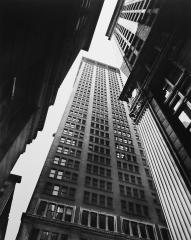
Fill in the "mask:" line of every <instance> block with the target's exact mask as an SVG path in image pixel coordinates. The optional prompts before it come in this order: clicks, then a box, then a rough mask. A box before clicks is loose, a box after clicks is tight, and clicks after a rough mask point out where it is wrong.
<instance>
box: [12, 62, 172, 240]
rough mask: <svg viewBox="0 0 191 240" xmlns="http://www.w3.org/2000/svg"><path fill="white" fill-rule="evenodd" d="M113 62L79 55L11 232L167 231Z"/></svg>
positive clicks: (106, 234)
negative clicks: (59, 114) (24, 208)
mask: <svg viewBox="0 0 191 240" xmlns="http://www.w3.org/2000/svg"><path fill="white" fill-rule="evenodd" d="M121 88H122V79H121V76H120V72H119V69H117V68H114V67H112V66H109V65H106V64H103V63H100V62H97V61H94V60H91V59H88V58H83V59H82V61H81V64H80V67H79V70H78V74H77V77H76V80H75V84H74V89H73V92H72V94H71V96H70V99H69V102H68V105H67V107H66V109H65V112H64V115H63V117H62V120H61V122H60V125H59V127H58V130H57V133H56V134H55V137H54V140H53V143H52V146H51V148H50V151H49V153H48V156H47V159H46V162H45V164H44V167H43V169H42V172H41V175H40V178H39V180H38V183H37V185H36V188H35V190H34V193H33V196H32V199H31V201H30V204H29V206H28V209H27V211H26V213H24V214H23V216H22V222H21V225H20V229H19V232H18V235H17V238H16V239H17V240H24V239H25V240H50V239H54V240H71V239H72V240H73V239H76V240H77V239H79V240H87V239H92V240H98V239H99V240H104V239H113V240H114V239H124V240H125V239H152V240H154V239H160V240H162V239H163V240H167V239H170V238H169V235H168V230H167V228H166V224H165V221H164V217H163V213H162V209H161V206H160V203H159V200H158V197H157V193H156V190H155V186H154V184H153V180H152V177H151V175H150V171H149V167H148V165H147V160H146V156H145V152H144V148H143V146H142V143H141V140H140V138H139V132H138V130H137V128H136V126H135V125H134V124H133V123H132V120H131V119H130V117H129V115H128V108H127V104H126V103H123V102H119V101H118V96H119V94H120V92H121Z"/></svg>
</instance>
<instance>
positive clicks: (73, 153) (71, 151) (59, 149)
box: [56, 146, 81, 157]
mask: <svg viewBox="0 0 191 240" xmlns="http://www.w3.org/2000/svg"><path fill="white" fill-rule="evenodd" d="M56 151H57V152H58V153H62V154H65V155H71V156H74V157H80V156H81V151H80V150H77V149H74V148H68V147H63V146H58V147H57V150H56Z"/></svg>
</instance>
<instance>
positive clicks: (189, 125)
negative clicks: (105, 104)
mask: <svg viewBox="0 0 191 240" xmlns="http://www.w3.org/2000/svg"><path fill="white" fill-rule="evenodd" d="M140 6H142V8H141V7H140ZM190 9H191V6H190V3H189V1H186V0H185V1H181V2H180V1H154V0H153V1H147V0H144V1H137V0H135V1H124V2H121V1H119V2H118V5H117V8H116V10H115V13H114V15H113V17H112V21H111V23H110V26H109V28H108V31H107V34H108V36H109V37H110V38H111V36H112V34H114V38H115V40H116V41H117V44H118V46H119V48H120V49H121V52H122V54H123V55H124V59H125V61H126V63H127V66H128V68H129V71H130V75H129V77H128V78H127V81H126V84H125V86H124V88H123V91H122V93H121V95H120V99H121V100H123V101H126V102H128V103H129V108H130V117H131V118H132V119H133V120H134V121H135V123H136V124H137V125H138V128H139V130H140V134H141V136H142V139H143V142H144V145H145V149H146V152H147V155H148V162H149V165H150V167H151V172H152V174H153V179H154V181H155V183H156V188H157V191H158V194H159V198H160V201H161V204H162V207H163V210H164V215H165V218H166V220H167V224H168V227H169V230H170V232H171V236H172V238H173V239H190V238H191V211H190V209H191V148H190V143H191V135H190V132H191V130H190V129H191V80H190V76H191V64H190V60H189V59H190V52H191V47H190V46H191V41H190V39H191V38H190V36H191V31H190V28H186V27H185V26H186V25H187V23H189V22H190V21H191V18H190ZM131 26H137V27H136V29H137V30H136V32H135V34H134V35H132V33H131V34H130V35H129V33H128V31H127V29H130V28H131ZM124 27H125V28H124ZM127 34H128V35H127ZM127 36H129V37H130V38H128V37H127ZM131 36H132V38H131ZM124 41H125V43H124ZM132 59H134V61H133V60H132Z"/></svg>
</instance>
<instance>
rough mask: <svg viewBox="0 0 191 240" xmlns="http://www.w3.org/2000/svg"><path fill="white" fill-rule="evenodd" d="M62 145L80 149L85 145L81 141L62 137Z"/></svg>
mask: <svg viewBox="0 0 191 240" xmlns="http://www.w3.org/2000/svg"><path fill="white" fill-rule="evenodd" d="M60 143H64V144H67V145H71V146H75V147H78V148H82V144H83V142H81V141H79V140H76V139H72V138H68V137H61V138H60Z"/></svg>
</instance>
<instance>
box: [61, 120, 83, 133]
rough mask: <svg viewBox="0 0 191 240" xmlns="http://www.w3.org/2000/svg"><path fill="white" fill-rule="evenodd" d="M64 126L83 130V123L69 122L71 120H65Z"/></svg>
mask: <svg viewBox="0 0 191 240" xmlns="http://www.w3.org/2000/svg"><path fill="white" fill-rule="evenodd" d="M65 127H69V128H73V129H76V130H79V131H82V132H84V131H85V126H84V125H80V124H75V123H71V122H66V124H65Z"/></svg>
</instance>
